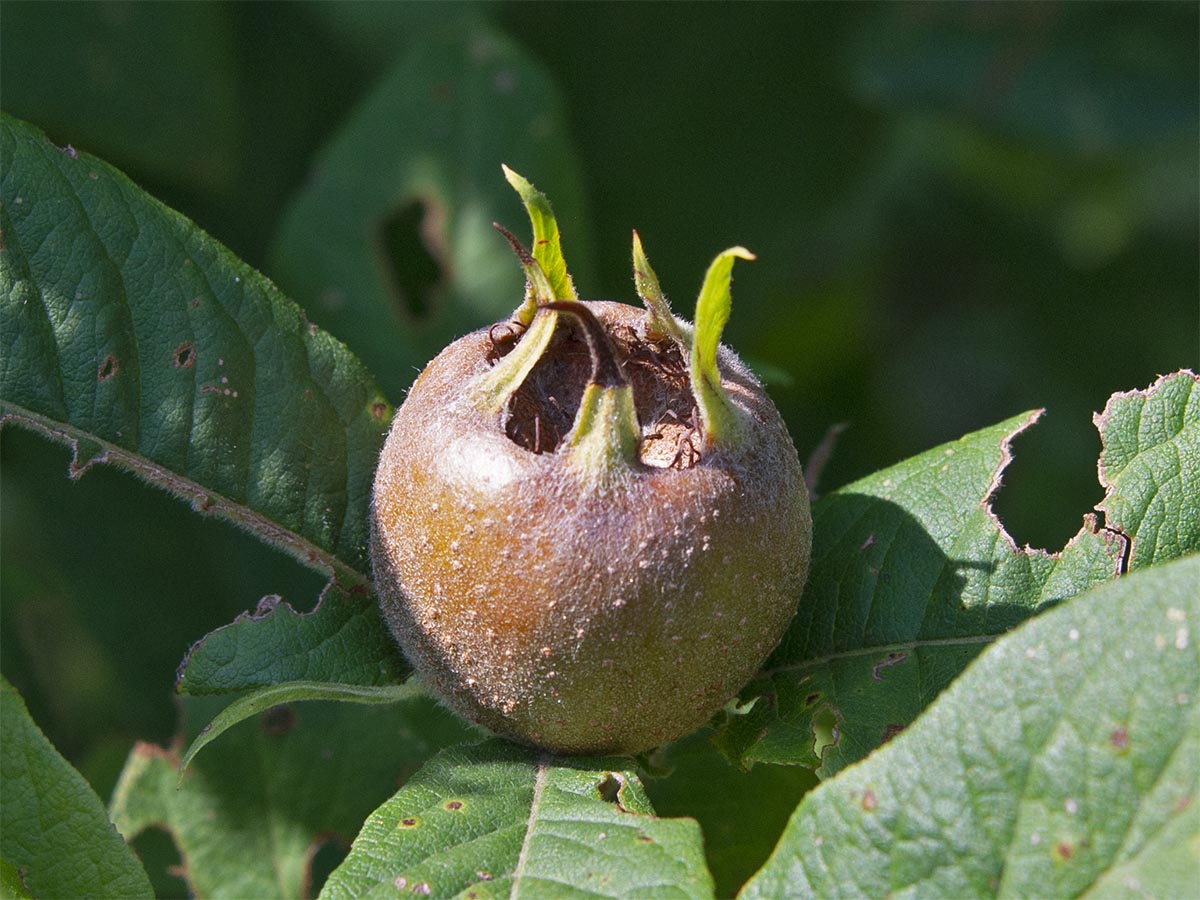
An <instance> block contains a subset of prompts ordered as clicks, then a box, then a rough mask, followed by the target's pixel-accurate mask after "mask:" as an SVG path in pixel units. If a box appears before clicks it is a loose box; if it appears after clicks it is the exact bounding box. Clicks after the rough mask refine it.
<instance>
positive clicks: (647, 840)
mask: <svg viewBox="0 0 1200 900" xmlns="http://www.w3.org/2000/svg"><path fill="white" fill-rule="evenodd" d="M638 840H639V841H641V842H642V843H643V844H653V843H654V838H652V837H650V835H648V834H639V835H638Z"/></svg>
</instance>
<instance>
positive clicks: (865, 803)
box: [862, 790, 876, 812]
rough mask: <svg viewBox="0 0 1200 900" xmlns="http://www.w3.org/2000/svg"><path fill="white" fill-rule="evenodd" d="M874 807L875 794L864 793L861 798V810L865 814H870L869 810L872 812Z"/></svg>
mask: <svg viewBox="0 0 1200 900" xmlns="http://www.w3.org/2000/svg"><path fill="white" fill-rule="evenodd" d="M875 806H876V800H875V792H874V791H872V790H867V791H864V792H863V796H862V808H863V809H864V810H865V811H866V812H870V811H871V810H873V809H874V808H875Z"/></svg>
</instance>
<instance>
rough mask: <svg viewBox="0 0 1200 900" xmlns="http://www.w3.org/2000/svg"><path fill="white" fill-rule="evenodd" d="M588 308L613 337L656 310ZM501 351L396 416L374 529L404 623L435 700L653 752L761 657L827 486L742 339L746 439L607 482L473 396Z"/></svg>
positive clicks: (558, 734) (395, 626)
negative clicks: (475, 383) (531, 438)
mask: <svg viewBox="0 0 1200 900" xmlns="http://www.w3.org/2000/svg"><path fill="white" fill-rule="evenodd" d="M587 306H588V307H589V308H590V309H591V310H592V312H593V313H594V314H595V315H596V316H597V318H599V319H600V321H601V322H602V323H603V324H604V325H605V327H606V328H607V329H609V330H610V331H612V330H613V329H615V328H616V327H618V326H630V327H636V326H637V325H638V324H639V323H640V322H641V321H642V319H643V316H644V314H643V312H642V311H641V310H640V309H637V308H635V307H631V306H626V305H624V304H618V303H602V302H597V303H588V304H587ZM487 348H488V339H487V330H486V329H483V330H480V331H477V332H474V333H473V334H469V335H467V336H466V337H464V338H461V339H460V340H458V341H455V342H454V343H453V344H451V345H450V346H449V347H447V348H446V349H445V350H443V351H442V352H441V354H439V355H438V357H437V358H436V359H434V360H433V361H432V362H431V363H430V364H429V365H428V366H427V367H426V369H425V370H424V372H422V373H421V375H420V377H419V378H418V379H417V381H416V383H415V384H414V385H413V387H412V389H411V390H410V392H409V394H408V397H407V399H406V400H405V402H404V404H403V406H402V407H401V408H400V409H399V411H398V412H397V413H396V417H395V419H394V420H393V424H392V429H391V432H390V434H389V435H388V438H387V442H386V444H385V446H384V449H383V453H382V457H381V460H380V465H379V468H378V471H377V474H376V480H375V491H374V499H373V504H372V538H371V551H372V557H373V564H374V577H375V586H376V590H377V593H378V595H379V598H380V603H381V607H382V610H383V613H384V616H385V619H386V620H387V622H388V625H389V626H390V628H391V630H392V632H393V633H394V634H395V636H396V638H397V640H398V641H399V643H400V645H401V647H402V649H403V650H404V652H405V653H406V654H407V656H408V658H409V659H410V660H411V662H412V663H413V665H414V666H415V668H416V669H417V671H418V672H419V673H420V675H421V676H422V678H423V679H424V681H425V683H426V684H427V686H428V687H429V688H430V689H431V690H432V691H433V692H434V693H435V694H437V695H438V696H439V697H441V698H442V699H443V700H444V701H445V702H446V703H447V704H448V705H449V706H450V707H451V708H453V709H454V710H456V711H457V712H459V713H460V714H461V715H463V716H464V717H465V718H467V719H469V720H471V721H473V722H475V723H477V724H480V725H483V726H484V727H486V728H488V729H490V730H492V731H494V732H497V733H499V734H501V735H504V736H506V737H509V738H511V739H514V740H516V741H519V742H521V743H525V744H530V745H533V746H536V747H540V748H544V749H547V750H550V751H553V752H557V753H564V754H584V753H586V754H600V753H635V752H639V751H642V750H647V749H650V748H653V747H656V746H659V745H661V744H663V743H666V742H668V741H670V740H673V739H675V738H678V737H680V736H682V735H684V734H687V733H688V732H690V731H692V730H694V729H695V728H697V727H699V726H700V725H703V724H704V723H705V722H706V721H707V720H708V719H709V718H710V717H711V716H712V715H713V714H714V713H715V712H716V711H717V710H718V709H719V708H720V707H721V706H722V704H724V703H725V701H727V700H728V699H729V698H730V697H732V696H733V695H735V694H736V693H737V691H738V690H739V689H740V688H741V687H742V686H743V685H744V684H745V683H746V682H747V681H748V680H749V679H750V678H751V677H752V676H753V675H754V674H755V673H756V672H757V671H758V670H759V669H760V667H761V665H762V663H763V661H764V660H765V659H766V657H767V656H768V654H769V653H770V652H771V650H773V649H774V647H775V646H776V644H777V643H778V642H779V640H780V638H781V637H782V635H783V632H784V630H785V628H786V627H787V625H788V623H789V622H790V620H791V619H792V617H793V616H794V614H795V612H796V607H797V603H798V601H799V598H800V594H801V589H802V588H803V585H804V580H805V576H806V574H807V570H808V561H809V553H810V548H811V534H812V520H811V517H810V514H809V505H808V495H807V492H806V490H805V487H804V480H803V477H802V475H801V470H800V463H799V460H798V458H797V455H796V450H795V447H794V446H793V444H792V442H791V438H790V437H789V436H788V433H787V430H786V428H785V426H784V424H783V422H782V420H781V418H780V416H779V414H778V412H777V410H776V409H775V406H774V404H773V403H771V401H770V400H769V399H768V397H767V396H766V393H765V392H764V391H763V389H762V387H761V385H759V383H758V382H757V381H756V380H755V379H754V377H753V375H751V374H750V373H749V371H748V370H747V369H746V368H745V367H744V365H743V364H742V363H741V362H740V361H739V360H738V359H737V358H736V357H735V356H734V355H733V354H732V353H731V352H729V351H727V350H725V349H724V348H722V351H721V355H720V359H719V364H720V370H721V374H722V381H723V383H724V384H725V386H726V388H727V389H728V390H729V392H730V394H731V397H732V399H733V402H734V403H735V404H737V405H739V406H740V407H741V408H742V409H744V410H745V411H747V412H748V413H749V431H748V440H746V441H745V442H744V444H743V449H741V450H738V451H732V452H723V451H720V450H716V451H709V452H706V453H705V455H704V457H703V459H702V461H701V462H700V463H699V464H698V465H695V466H693V467H691V468H686V469H674V468H654V467H648V466H643V465H641V464H635V465H634V466H632V467H631V468H630V469H629V470H628V472H627V473H625V474H623V475H622V476H621V478H620V479H619V481H618V482H617V483H616V484H615V485H608V486H606V487H605V488H604V489H603V490H597V489H595V486H594V485H592V484H590V483H589V482H588V479H587V477H586V476H585V475H581V473H580V472H579V471H578V469H577V467H572V466H571V465H569V464H568V463H567V461H566V459H565V456H564V454H563V452H562V450H561V449H560V450H559V451H558V452H554V453H542V454H535V453H532V452H530V451H529V450H526V449H524V448H522V447H520V446H519V445H518V444H516V443H514V442H513V441H512V440H510V439H509V438H508V437H507V436H506V435H505V433H504V430H503V428H502V427H501V425H500V422H499V420H498V418H497V417H494V416H489V415H486V414H485V413H482V412H481V411H480V410H479V409H478V408H477V406H476V404H474V403H473V402H472V400H471V398H470V396H469V391H468V390H467V387H468V384H469V382H470V381H471V380H472V379H473V378H474V377H475V376H476V375H478V374H479V373H481V372H484V371H486V370H487V363H486V361H485V355H486V353H487Z"/></svg>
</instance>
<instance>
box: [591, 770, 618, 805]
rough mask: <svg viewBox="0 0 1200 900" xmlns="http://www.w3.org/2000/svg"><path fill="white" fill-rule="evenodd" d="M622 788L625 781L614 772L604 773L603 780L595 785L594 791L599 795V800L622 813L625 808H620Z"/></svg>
mask: <svg viewBox="0 0 1200 900" xmlns="http://www.w3.org/2000/svg"><path fill="white" fill-rule="evenodd" d="M624 786H625V780H624V779H623V778H622V777H621V776H620V775H618V774H617V773H616V772H605V773H604V778H603V779H602V780H601V781H600V783H599V784H597V785H596V791H597V792H598V793H599V794H600V799H601V800H603V801H604V802H605V803H612V804H614V805H615V806H616V807H617V809H619V810H621V811H622V812H624V811H625V808H624V807H623V806H621V788H623V787H624Z"/></svg>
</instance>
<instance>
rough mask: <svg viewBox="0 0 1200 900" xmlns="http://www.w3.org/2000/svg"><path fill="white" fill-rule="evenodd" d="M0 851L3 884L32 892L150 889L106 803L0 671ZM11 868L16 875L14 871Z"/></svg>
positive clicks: (136, 893) (100, 893) (109, 893)
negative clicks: (52, 741) (1, 798)
mask: <svg viewBox="0 0 1200 900" xmlns="http://www.w3.org/2000/svg"><path fill="white" fill-rule="evenodd" d="M0 783H2V784H3V794H4V803H3V804H0V858H3V861H4V864H5V865H4V882H5V885H6V887H5V892H6V893H7V892H9V891H10V890H12V891H13V896H21V894H20V893H18V892H17V888H22V887H23V889H24V891H25V892H26V894H32V895H33V896H36V897H84V896H87V897H116V898H127V897H153V896H154V892H153V890H152V889H151V888H150V882H149V880H148V879H147V878H146V873H145V871H144V870H143V869H142V866H141V864H140V863H139V862H138V861H137V857H135V856H134V855H133V852H132V851H131V850H130V849H129V847H127V846H126V845H125V842H124V841H123V840H121V835H119V834H118V833H117V832H116V830H115V829H114V828H113V826H112V824H111V823H110V822H109V821H108V816H107V815H105V812H104V804H103V803H101V802H100V798H99V797H97V796H96V793H95V791H93V790H92V789H91V787H90V786H89V785H88V783H87V782H86V781H84V780H83V776H82V775H80V774H79V773H78V772H76V771H75V770H74V769H73V768H71V766H70V764H69V763H68V762H67V761H66V760H65V759H63V758H62V757H61V756H60V755H59V754H58V751H56V750H55V749H54V747H53V746H52V745H51V744H50V742H49V741H48V740H46V736H45V735H44V734H42V732H41V730H40V729H39V728H38V727H37V725H36V724H34V721H33V719H31V718H30V717H29V711H28V710H27V709H26V708H25V701H24V700H22V699H21V695H20V694H18V693H17V690H16V688H14V687H13V686H12V685H11V684H9V683H8V680H7V679H4V678H0ZM12 869H15V870H17V871H16V873H15V874H16V882H15V884H13V883H12V876H13V874H14V872H12V871H11V870H12Z"/></svg>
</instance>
